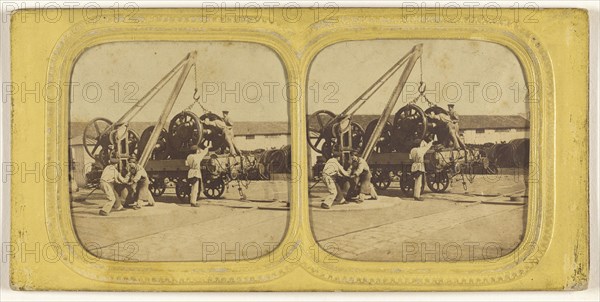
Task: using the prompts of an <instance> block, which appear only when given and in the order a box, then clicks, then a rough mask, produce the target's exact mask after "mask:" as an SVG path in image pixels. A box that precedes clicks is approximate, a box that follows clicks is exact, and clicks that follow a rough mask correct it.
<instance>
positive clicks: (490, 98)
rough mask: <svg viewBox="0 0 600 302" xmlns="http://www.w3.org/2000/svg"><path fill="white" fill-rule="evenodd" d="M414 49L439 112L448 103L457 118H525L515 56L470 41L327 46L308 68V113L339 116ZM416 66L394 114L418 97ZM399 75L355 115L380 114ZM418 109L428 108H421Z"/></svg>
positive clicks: (521, 81)
mask: <svg viewBox="0 0 600 302" xmlns="http://www.w3.org/2000/svg"><path fill="white" fill-rule="evenodd" d="M418 43H423V55H422V74H423V81H424V82H425V84H426V87H427V92H426V95H427V98H428V99H429V100H430V101H432V102H435V103H437V104H438V105H439V106H442V107H444V108H445V107H446V105H447V104H448V103H453V104H455V108H456V110H457V112H458V113H459V114H467V115H479V114H483V115H495V114H499V115H505V114H506V115H508V114H522V115H526V113H527V111H528V106H527V104H526V103H525V102H524V99H525V96H526V92H527V89H526V86H525V79H524V75H523V72H522V69H521V65H520V63H519V61H518V60H517V58H516V56H515V55H514V54H513V53H512V52H511V51H510V50H509V49H507V48H505V47H504V46H501V45H499V44H494V43H490V42H479V41H469V40H421V41H419V40H372V41H351V42H342V43H338V44H334V45H332V46H329V47H327V48H325V49H323V50H322V51H321V52H320V53H319V54H318V55H317V56H316V58H315V59H314V61H313V63H312V65H311V68H310V73H309V80H308V87H312V90H311V89H309V91H308V92H309V93H310V92H312V94H309V95H308V99H307V106H308V107H307V112H309V113H311V112H314V111H316V110H320V109H327V110H331V111H333V112H334V113H339V112H340V111H342V110H343V109H344V108H346V107H347V106H348V105H349V104H350V103H352V101H354V100H355V99H356V98H357V97H358V96H360V95H361V94H362V93H363V92H364V91H365V90H366V89H367V88H368V87H369V86H371V84H373V83H374V82H375V81H376V80H377V79H378V78H379V77H380V76H381V75H383V74H384V73H385V72H386V71H387V70H388V69H389V68H390V67H392V65H394V64H395V63H396V62H397V61H398V60H399V59H400V58H401V57H403V56H404V55H405V54H406V53H408V52H409V51H410V50H411V49H412V48H413V46H414V45H416V44H418ZM420 63H421V62H417V64H416V65H415V67H414V69H413V70H412V73H411V74H410V77H409V80H408V83H407V86H406V87H405V89H404V92H403V94H402V95H401V96H400V98H399V100H398V103H397V104H396V107H395V110H394V111H393V112H395V111H396V110H397V109H399V108H400V107H402V106H404V105H405V104H406V103H407V102H408V101H412V100H413V99H414V98H415V97H416V96H417V95H418V92H417V88H418V83H419V81H420V75H421V67H420V66H421V64H420ZM401 72H402V69H401V70H400V71H398V72H397V73H396V74H395V75H394V76H393V77H392V78H391V79H390V80H389V81H388V82H386V84H385V85H384V86H383V87H382V88H381V89H380V90H379V91H378V92H377V93H376V94H375V95H373V97H372V98H371V99H370V100H369V101H368V102H367V103H366V105H365V106H363V107H362V108H361V109H360V110H359V111H357V114H381V112H382V111H383V108H384V107H385V104H387V102H388V101H389V99H390V96H391V95H392V91H393V89H394V87H395V86H396V85H397V84H398V80H399V78H400V74H401ZM328 83H333V84H334V85H331V84H329V85H328ZM316 91H318V92H319V94H318V96H317V94H316V93H315V92H316ZM327 96H329V97H328V98H327ZM418 104H419V106H421V107H422V108H423V109H426V108H427V106H426V105H425V103H418Z"/></svg>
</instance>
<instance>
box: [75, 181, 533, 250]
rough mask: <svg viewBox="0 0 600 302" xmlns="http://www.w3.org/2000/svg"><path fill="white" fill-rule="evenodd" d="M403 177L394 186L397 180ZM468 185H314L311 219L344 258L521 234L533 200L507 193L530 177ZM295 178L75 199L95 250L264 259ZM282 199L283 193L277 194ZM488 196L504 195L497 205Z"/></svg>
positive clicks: (489, 246) (474, 246)
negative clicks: (212, 196) (195, 204)
mask: <svg viewBox="0 0 600 302" xmlns="http://www.w3.org/2000/svg"><path fill="white" fill-rule="evenodd" d="M394 185H395V186H394ZM468 188H469V191H468V192H467V194H465V192H464V190H463V188H462V185H461V184H460V183H455V184H454V186H452V187H451V188H450V189H449V191H448V193H438V194H435V193H430V192H429V191H427V190H426V191H425V192H426V193H425V195H424V197H425V198H426V200H425V201H424V202H418V201H414V200H413V199H412V198H408V197H404V196H402V193H401V192H400V190H399V188H398V187H397V183H394V184H393V185H392V187H391V188H390V189H388V190H387V191H386V192H385V193H382V194H381V195H380V198H379V199H378V200H376V201H375V200H369V201H365V202H364V203H362V204H356V203H350V204H347V205H336V206H334V207H332V208H331V209H329V210H323V209H321V208H319V205H320V201H321V198H322V197H323V196H324V195H325V188H324V186H323V185H322V184H317V185H316V186H315V187H314V188H313V189H312V190H311V191H310V195H311V199H310V201H309V202H310V206H311V224H312V229H313V233H314V235H315V238H316V239H317V240H318V242H319V244H320V245H321V246H322V247H323V248H325V249H326V250H328V251H329V252H330V253H332V254H335V255H337V256H338V257H342V258H347V259H354V260H370V261H456V260H462V261H465V260H466V261H468V260H476V259H491V260H490V261H493V258H497V257H498V256H500V255H505V254H507V253H509V252H510V251H512V250H513V249H514V248H515V247H516V246H517V245H518V244H519V242H520V241H521V238H522V236H523V232H524V228H525V218H526V215H527V206H526V204H524V203H519V202H513V203H510V202H505V201H507V200H509V197H508V196H511V195H515V194H516V195H520V194H522V193H523V191H524V188H525V186H524V184H523V181H522V176H520V175H518V174H511V173H508V174H504V175H501V176H497V177H495V178H484V177H482V176H477V177H476V178H475V181H474V183H473V184H469V187H468ZM287 190H288V186H287V183H286V182H284V181H262V182H253V183H251V184H250V189H249V190H247V191H246V194H247V196H248V199H250V200H252V201H249V202H242V201H239V195H238V193H237V190H236V189H235V188H232V189H229V191H228V192H226V193H225V195H224V198H222V199H218V200H204V201H203V202H202V206H200V207H199V208H192V207H190V206H189V205H188V204H186V203H179V202H178V201H177V197H175V192H174V190H173V189H172V188H169V189H167V191H166V193H165V194H164V195H163V196H162V197H160V198H157V200H158V201H159V202H157V204H156V206H154V207H144V208H142V209H141V210H138V211H135V210H133V209H127V210H125V211H121V212H113V213H111V215H110V216H109V217H102V216H99V215H98V211H99V208H100V206H101V205H102V204H103V203H104V200H103V197H102V195H101V193H100V192H99V191H95V192H93V193H92V194H91V195H89V197H87V198H85V199H84V197H85V196H86V195H88V194H89V192H90V191H89V190H81V191H80V192H78V193H77V196H75V197H76V198H75V199H74V201H73V202H72V209H73V223H74V228H75V230H76V233H77V234H78V236H79V238H80V240H81V242H82V243H83V244H84V246H86V247H87V248H88V250H89V251H91V252H92V253H94V254H96V255H97V256H100V257H102V258H107V259H115V260H140V261H232V260H246V259H252V258H256V257H258V256H261V255H264V254H266V253H268V252H269V251H271V250H272V249H273V248H275V247H276V246H277V244H278V243H279V242H280V241H281V239H282V238H283V236H284V234H285V231H286V227H287V220H288V214H289V213H288V208H287V207H286V203H285V201H287ZM275 199H277V200H276V201H274V200H275ZM488 202H503V203H504V204H494V203H488Z"/></svg>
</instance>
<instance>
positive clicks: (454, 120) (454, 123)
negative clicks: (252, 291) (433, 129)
mask: <svg viewBox="0 0 600 302" xmlns="http://www.w3.org/2000/svg"><path fill="white" fill-rule="evenodd" d="M429 118H432V119H436V120H438V121H440V122H442V123H444V124H445V125H446V127H447V128H448V135H449V136H450V139H452V144H453V148H454V149H459V148H461V149H464V150H466V148H467V147H466V146H465V143H464V142H463V141H462V139H461V138H460V136H459V135H458V133H459V127H458V114H457V113H456V111H454V104H448V114H445V113H443V112H440V113H438V114H435V112H433V111H431V112H430V113H429Z"/></svg>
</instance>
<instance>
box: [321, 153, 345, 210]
mask: <svg viewBox="0 0 600 302" xmlns="http://www.w3.org/2000/svg"><path fill="white" fill-rule="evenodd" d="M340 158H341V154H340V153H339V152H334V153H333V157H331V158H330V159H328V160H327V162H326V163H325V167H323V182H324V183H325V185H326V186H327V191H329V195H327V197H325V200H324V201H323V203H321V208H323V209H329V208H331V206H332V205H333V203H334V201H336V200H338V201H339V203H340V204H345V203H346V200H345V199H344V197H343V196H342V189H341V188H340V185H339V183H338V181H339V180H341V179H339V178H340V177H350V169H351V168H350V169H348V171H346V170H344V167H342V165H341V164H340V162H339V159H340Z"/></svg>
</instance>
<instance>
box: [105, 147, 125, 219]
mask: <svg viewBox="0 0 600 302" xmlns="http://www.w3.org/2000/svg"><path fill="white" fill-rule="evenodd" d="M118 163H119V161H118V160H117V159H116V158H111V159H110V162H109V164H108V166H106V167H105V168H104V170H103V171H102V175H101V176H100V189H101V190H102V191H103V192H104V195H105V196H106V199H108V202H106V203H105V204H104V206H102V209H101V210H100V215H101V216H108V215H109V213H110V211H111V210H112V209H113V208H114V209H115V211H121V210H123V204H122V200H123V199H125V198H126V197H127V190H122V192H121V193H122V194H119V193H118V192H117V189H116V188H115V185H118V186H124V185H126V184H127V178H126V177H123V176H121V173H120V172H119V169H118V168H117V164H118ZM123 193H124V194H123ZM123 195H125V196H123Z"/></svg>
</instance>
